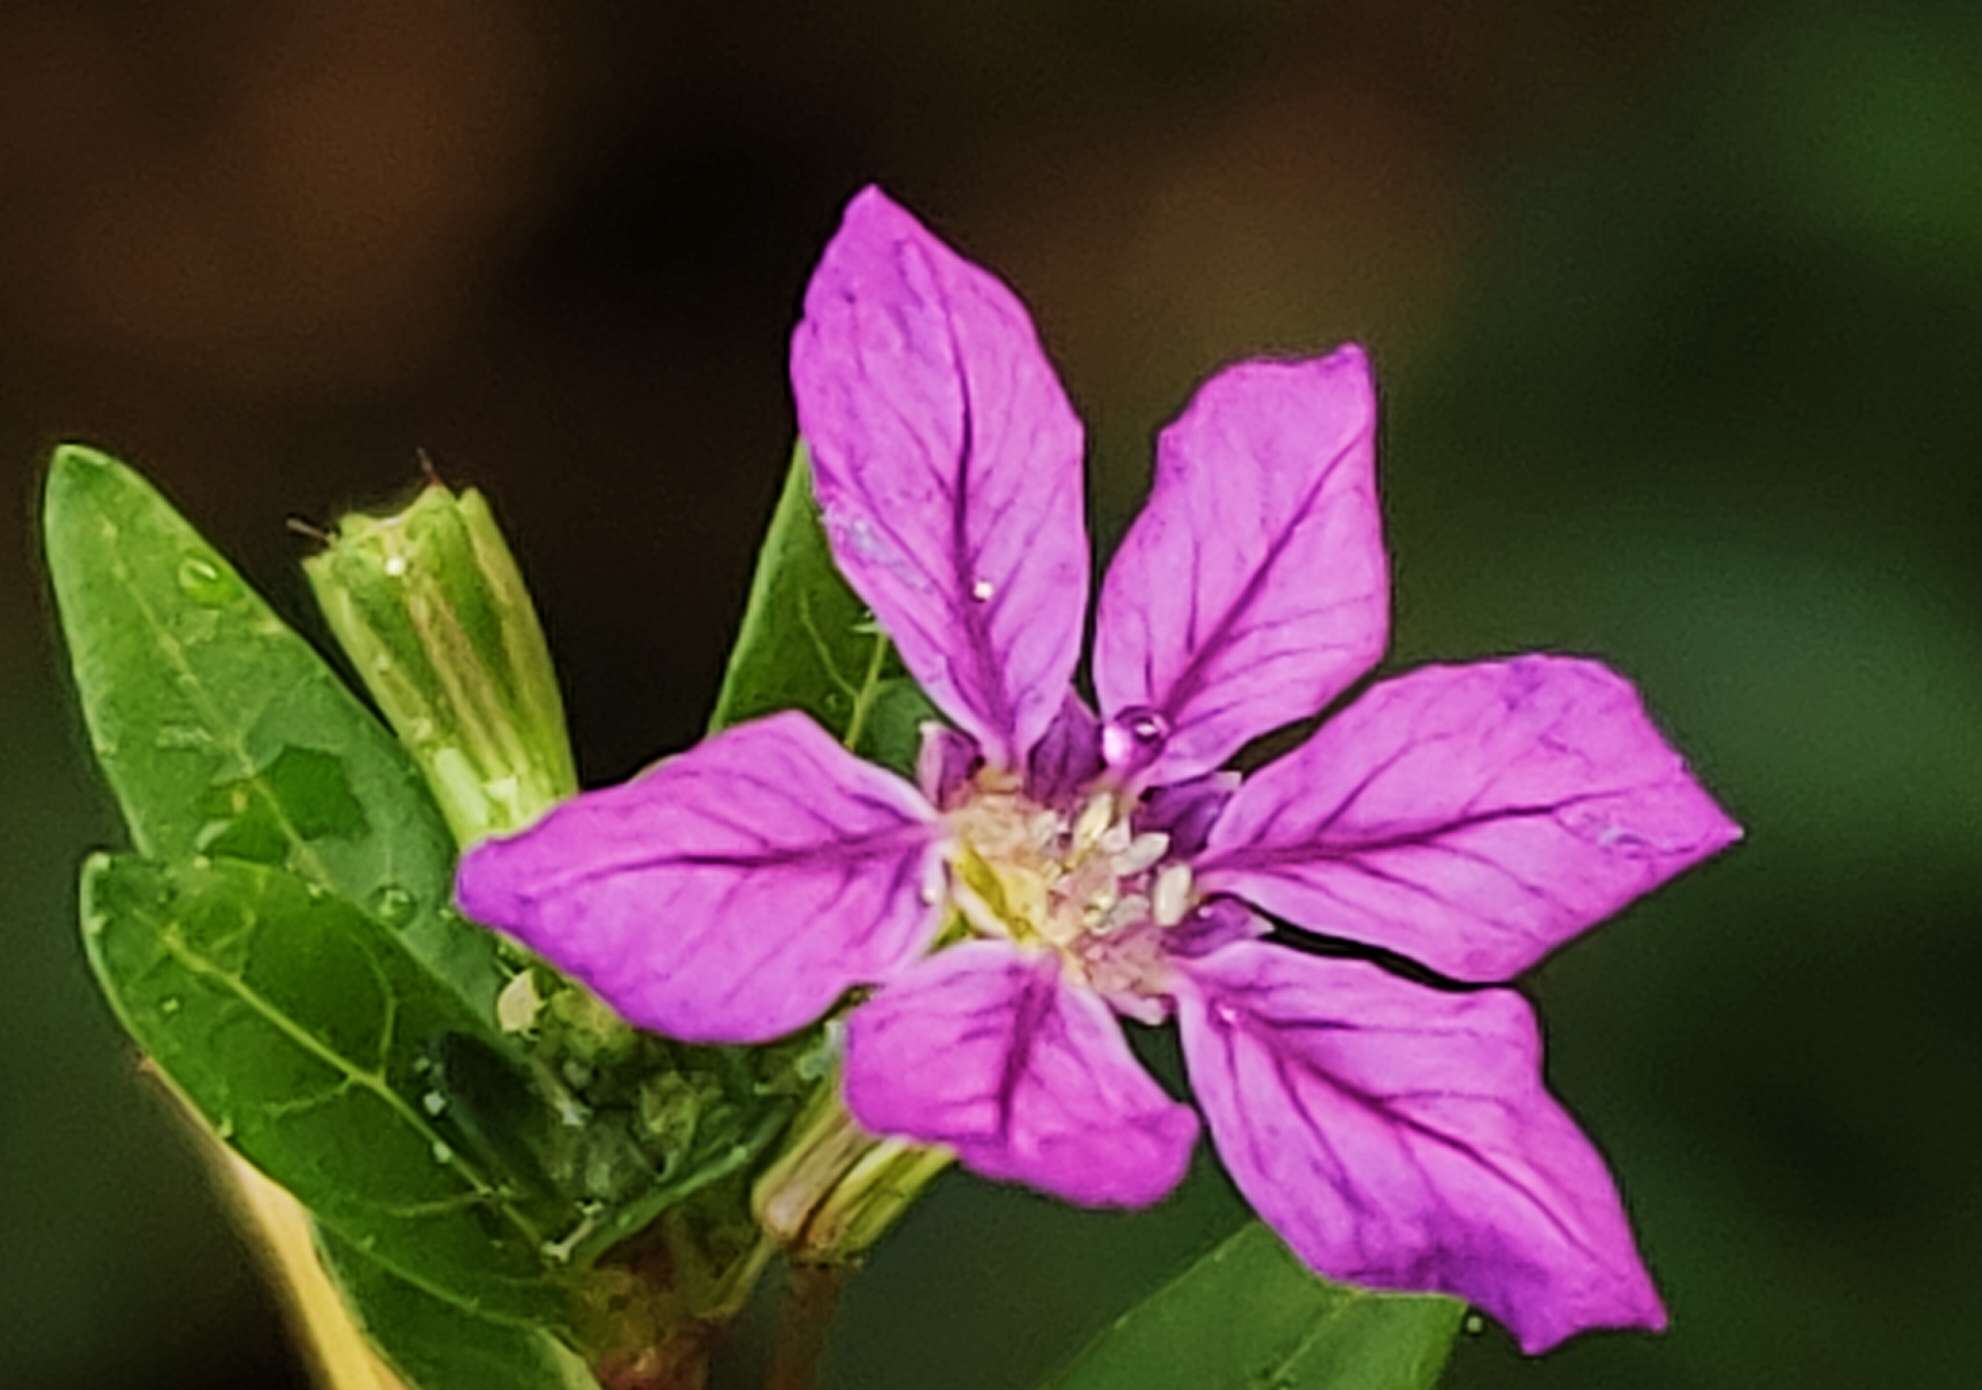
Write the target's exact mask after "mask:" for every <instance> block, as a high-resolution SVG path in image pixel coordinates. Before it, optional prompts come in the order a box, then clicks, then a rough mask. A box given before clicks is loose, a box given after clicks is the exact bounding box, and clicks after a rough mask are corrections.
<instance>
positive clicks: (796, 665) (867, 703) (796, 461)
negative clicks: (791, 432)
mask: <svg viewBox="0 0 1982 1390" xmlns="http://www.w3.org/2000/svg"><path fill="white" fill-rule="evenodd" d="M786 709H798V710H804V711H805V712H806V713H807V714H809V715H811V716H812V717H813V718H814V719H816V720H817V721H819V724H820V726H821V727H822V728H824V729H826V730H827V731H828V732H830V733H832V734H833V735H834V736H835V737H837V738H839V739H840V740H842V741H843V742H845V743H846V744H847V745H848V746H849V747H850V748H852V749H853V750H854V751H855V752H856V753H859V754H860V755H861V756H862V757H864V758H868V759H871V760H872V761H874V762H878V763H880V764H882V765H883V766H884V767H890V768H893V769H894V770H895V771H896V772H899V773H901V774H902V775H904V776H909V775H912V774H913V772H914V768H915V753H916V747H917V740H918V738H919V734H918V729H917V725H918V724H919V722H920V721H921V720H923V719H933V718H936V717H937V714H936V710H935V707H934V706H933V705H931V704H930V703H929V701H928V699H927V698H926V697H925V696H924V695H923V694H922V692H921V691H920V690H919V689H918V688H917V687H916V685H915V683H914V682H913V681H911V680H909V679H908V677H907V675H906V674H905V672H904V671H903V668H902V665H901V661H900V659H899V658H898V657H896V655H895V652H894V647H893V644H891V643H890V642H889V641H888V638H887V635H886V634H885V633H882V632H881V631H880V630H879V629H878V628H877V627H876V626H875V624H874V619H873V615H872V614H870V613H869V612H868V611H867V608H866V606H865V605H864V604H862V603H861V601H860V600H859V599H858V598H856V597H855V596H854V592H853V590H851V589H849V588H848V587H847V584H846V581H845V580H844V579H842V578H841V577H840V572H839V570H838V569H836V568H835V567H834V565H833V553H832V550H831V549H830V548H829V547H828V545H827V544H826V533H825V530H824V528H823V527H821V526H820V524H819V508H818V504H817V503H815V502H814V501H813V500H812V467H811V462H810V459H809V458H808V456H807V454H806V450H805V444H804V441H802V440H801V441H800V442H799V444H798V447H797V448H796V449H794V450H793V452H792V456H791V469H790V471H789V472H788V473H786V475H785V486H784V491H783V492H782V493H781V494H779V497H778V505H777V509H776V510H775V511H774V512H772V514H771V524H770V527H769V529H767V530H766V531H765V533H764V548H763V550H762V552H761V553H760V554H759V555H758V557H757V573H756V575H755V577H754V578H752V580H751V582H750V597H749V599H748V600H747V601H746V603H745V605H744V610H743V625H742V627H741V629H740V630H739V631H738V633H737V639H736V646H735V647H734V648H732V649H731V651H730V659H729V666H728V668H727V669H726V670H725V671H724V673H723V686H722V690H721V691H720V692H719V693H718V694H717V696H716V709H715V713H714V714H713V715H712V716H711V717H710V720H709V728H710V730H711V731H712V732H713V731H715V730H719V729H726V728H728V727H729V726H730V725H732V724H740V723H742V722H743V721H744V720H746V719H755V718H757V717H758V716H760V715H765V714H771V713H774V712H776V711H778V710H786Z"/></svg>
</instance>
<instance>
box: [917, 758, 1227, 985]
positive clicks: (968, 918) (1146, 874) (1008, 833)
mask: <svg viewBox="0 0 1982 1390" xmlns="http://www.w3.org/2000/svg"><path fill="white" fill-rule="evenodd" d="M1135 802H1136V798H1134V797H1133V796H1129V795H1125V794H1123V793H1122V792H1120V791H1115V790H1097V791H1095V792H1093V793H1092V794H1090V795H1089V796H1088V797H1087V799H1086V800H1085V801H1082V802H1079V803H1077V804H1075V805H1074V806H1073V807H1072V808H1071V809H1069V810H1056V809H1054V808H1053V807H1050V806H1043V805H1041V804H1039V803H1038V802H1036V801H1034V800H1032V799H1031V798H1030V797H1028V796H1026V795H1025V793H1024V792H1023V790H1021V789H1020V788H1019V787H1018V786H1017V785H1015V784H1013V783H1012V782H1011V781H1010V779H1008V778H1002V779H1001V778H999V777H997V776H996V775H994V774H982V773H981V774H979V776H978V779H977V781H976V782H974V783H973V784H972V785H971V786H970V787H969V788H968V789H966V791H965V793H964V795H963V797H962V798H961V799H960V800H959V801H958V803H957V804H956V806H955V808H954V809H953V810H952V811H951V812H950V814H949V822H950V827H951V829H952V830H953V831H954V832H955V836H956V838H955V842H954V848H953V849H952V851H951V856H950V867H951V885H952V888H951V893H952V898H953V900H954V901H955V903H956V905H957V909H958V911H959V912H960V913H961V914H962V916H963V920H964V922H965V923H966V925H967V926H968V927H969V928H970V930H971V931H973V932H975V933H976V934H978V935H980V936H998V937H1004V938H1006V939H1008V940H1010V941H1013V942H1016V943H1018V944H1020V945H1031V946H1043V947H1048V948H1051V949H1053V950H1055V951H1057V952H1059V954H1060V955H1061V957H1062V959H1063V960H1064V961H1065V963H1066V964H1067V966H1068V967H1069V969H1070V970H1071V971H1073V972H1074V973H1075V974H1076V975H1077V976H1078V977H1079V978H1081V979H1082V980H1083V981H1085V982H1087V983H1091V984H1094V985H1095V986H1096V987H1097V988H1109V987H1110V986H1109V985H1108V984H1107V983H1106V982H1107V981H1108V980H1110V979H1112V978H1114V977H1117V976H1121V975H1122V974H1123V972H1124V971H1125V970H1127V971H1128V974H1129V975H1131V976H1133V977H1134V979H1133V980H1130V979H1123V980H1120V981H1119V983H1121V984H1123V985H1129V986H1132V985H1133V984H1134V983H1135V982H1136V981H1141V980H1143V979H1144V977H1146V976H1149V975H1150V974H1151V973H1152V972H1153V971H1154V969H1155V967H1156V966H1157V964H1158V957H1159V955H1160V953H1158V952H1156V951H1155V950H1154V947H1155V942H1154V939H1153V934H1152V932H1151V931H1150V928H1152V927H1154V928H1157V929H1161V928H1167V927H1172V926H1175V925H1176V924H1177V923H1179V922H1181V921H1183V920H1184V918H1185V917H1186V916H1188V915H1189V913H1190V911H1191V909H1192V907H1193V906H1194V895H1193V892H1192V884H1191V871H1190V869H1189V867H1188V866H1186V865H1184V864H1181V863H1174V862H1172V863H1165V862H1164V856H1165V855H1166V854H1168V853H1169V850H1170V837H1169V836H1168V835H1165V834H1162V833H1160V832H1156V831H1144V832H1141V833H1137V831H1136V830H1135V827H1134V825H1133V823H1132V819H1131V817H1132V815H1133V813H1134V810H1135ZM1131 962H1140V964H1138V965H1135V966H1134V967H1133V968H1131ZM1145 967H1147V968H1145Z"/></svg>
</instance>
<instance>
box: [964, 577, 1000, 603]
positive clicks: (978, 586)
mask: <svg viewBox="0 0 1982 1390" xmlns="http://www.w3.org/2000/svg"><path fill="white" fill-rule="evenodd" d="M996 592H997V590H996V589H995V588H994V587H993V586H992V584H991V581H990V580H988V579H980V580H978V581H977V582H976V583H975V584H973V585H971V586H970V596H971V597H972V598H974V599H976V600H977V601H978V602H979V603H986V602H989V601H990V598H991V595H992V594H994V593H996Z"/></svg>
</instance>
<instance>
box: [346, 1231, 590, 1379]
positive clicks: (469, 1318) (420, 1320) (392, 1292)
mask: <svg viewBox="0 0 1982 1390" xmlns="http://www.w3.org/2000/svg"><path fill="white" fill-rule="evenodd" d="M317 1253H318V1255H319V1257H320V1258H321V1259H322V1260H323V1263H324V1267H325V1268H326V1269H327V1270H329V1271H330V1275H331V1277H332V1278H333V1279H335V1280H336V1281H337V1286H338V1289H339V1290H340V1291H341V1292H342V1293H343V1295H344V1299H345V1302H346V1303H347V1304H349V1305H350V1308H351V1311H352V1314H353V1316H354V1317H356V1318H357V1320H358V1325H359V1326H360V1327H362V1328H363V1329H364V1330H365V1335H366V1336H367V1337H369V1338H370V1339H371V1341H372V1344H373V1345H374V1346H376V1347H377V1348H378V1350H379V1353H380V1354H381V1355H383V1356H384V1357H385V1358H386V1360H387V1361H389V1362H390V1363H391V1364H392V1368H393V1369H394V1370H395V1371H397V1372H398V1373H399V1375H400V1376H402V1377H403V1378H404V1379H405V1380H406V1381H407V1383H408V1384H409V1385H410V1386H412V1387H413V1390H598V1381H596V1380H595V1379H593V1377H592V1374H591V1372H590V1371H588V1370H587V1369H586V1367H585V1363H584V1362H583V1361H581V1360H580V1359H579V1358H578V1357H577V1356H576V1355H575V1354H573V1353H572V1352H571V1351H570V1350H569V1349H568V1348H566V1347H565V1346H564V1344H563V1343H561V1342H559V1341H558V1340H557V1339H556V1338H555V1337H553V1336H551V1335H550V1334H549V1333H547V1332H540V1331H537V1330H536V1329H534V1328H527V1327H518V1326H516V1325H515V1324H513V1323H502V1322H492V1321H490V1320H489V1319H487V1318H480V1317H476V1316H475V1315H474V1314H473V1313H470V1312H467V1311H466V1310H464V1309H462V1308H461V1307H459V1306H458V1305H456V1304H454V1303H450V1302H448V1301H447V1300H446V1299H442V1298H436V1297H435V1296H434V1295H432V1294H430V1293H428V1292H426V1291H425V1290H424V1289H421V1288H419V1287H417V1286H416V1285H413V1284H409V1283H407V1282H406V1281H405V1280H404V1279H401V1278H399V1277H398V1276H397V1275H395V1274H393V1273H392V1272H391V1271H390V1270H388V1269H387V1268H386V1267H385V1266H383V1265H381V1264H379V1263H378V1262H377V1261H376V1260H371V1259H367V1258H366V1257H365V1255H364V1254H363V1253H361V1252H360V1251H359V1250H358V1249H357V1247H355V1246H353V1245H352V1244H351V1243H350V1242H349V1241H346V1240H343V1239H341V1238H339V1237H337V1236H335V1235H332V1234H330V1233H329V1232H327V1231H319V1233H318V1239H317Z"/></svg>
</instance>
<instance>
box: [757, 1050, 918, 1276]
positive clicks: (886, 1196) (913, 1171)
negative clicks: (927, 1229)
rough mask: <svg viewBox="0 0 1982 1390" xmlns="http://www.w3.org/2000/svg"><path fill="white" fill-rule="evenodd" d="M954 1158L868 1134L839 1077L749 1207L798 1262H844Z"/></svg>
mask: <svg viewBox="0 0 1982 1390" xmlns="http://www.w3.org/2000/svg"><path fill="white" fill-rule="evenodd" d="M954 1157H955V1155H953V1154H952V1153H951V1152H950V1151H949V1150H948V1149H945V1148H939V1147H926V1146H924V1145H920V1144H912V1143H910V1142H908V1141H907V1140H905V1139H884V1138H881V1137H879V1136H877V1135H873V1134H869V1133H868V1132H867V1131H866V1130H864V1129H862V1128H861V1127H860V1124H859V1122H858V1121H856V1120H855V1119H854V1118H853V1116H852V1115H851V1114H849V1113H848V1112H847V1109H846V1105H845V1104H844V1102H842V1101H841V1099H840V1088H839V1083H838V1078H834V1080H833V1081H832V1083H831V1084H829V1085H827V1086H825V1087H823V1088H821V1089H820V1090H819V1092H818V1093H817V1094H815V1096H814V1097H813V1101H812V1104H811V1105H810V1106H808V1107H807V1109H806V1111H805V1113H804V1114H802V1115H800V1116H799V1118H798V1120H797V1122H796V1123H794V1124H793V1125H792V1127H791V1130H790V1132H789V1133H788V1134H787V1135H786V1137H785V1142H784V1145H783V1148H782V1150H781V1151H780V1152H779V1154H778V1155H777V1157H775V1158H774V1159H773V1160H772V1161H771V1164H770V1166H769V1167H768V1168H766V1169H765V1170H764V1172H763V1173H762V1174H761V1175H760V1176H759V1177H758V1179H757V1182H756V1185H755V1187H754V1189H753V1190H752V1192H751V1198H750V1205H751V1208H752V1210H753V1211H754V1213H755V1214H756V1217H757V1224H758V1226H759V1227H761V1228H762V1229H763V1231H764V1233H765V1235H767V1236H769V1237H770V1238H771V1239H772V1240H774V1241H776V1242H777V1243H778V1244H779V1245H780V1246H782V1247H783V1248H784V1251H785V1254H786V1256H787V1257H788V1258H790V1259H791V1260H792V1261H793V1262H795V1263H797V1264H844V1263H847V1262H848V1261H852V1260H857V1259H858V1258H859V1257H860V1256H861V1255H862V1254H863V1253H865V1251H866V1250H867V1248H868V1247H869V1246H871V1245H872V1244H873V1243H874V1242H875V1241H877V1240H879V1239H880V1238H881V1236H882V1234H883V1233H884V1232H886V1231H887V1229H888V1228H889V1227H890V1226H892V1225H893V1224H894V1223H895V1221H896V1219H897V1218H898V1217H900V1216H901V1215H902V1213H903V1212H905V1211H907V1210H908V1208H909V1206H910V1205H911V1204H912V1203H913V1202H914V1201H915V1199H916V1198H917V1197H919V1196H920V1195H921V1194H922V1189H923V1188H925V1187H927V1186H928V1185H929V1184H930V1182H931V1181H933V1180H934V1179H935V1178H936V1176H937V1175H938V1174H939V1173H941V1172H942V1171H943V1170H944V1169H945V1168H947V1167H949V1166H950V1163H951V1162H952V1160H953V1159H954Z"/></svg>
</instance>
